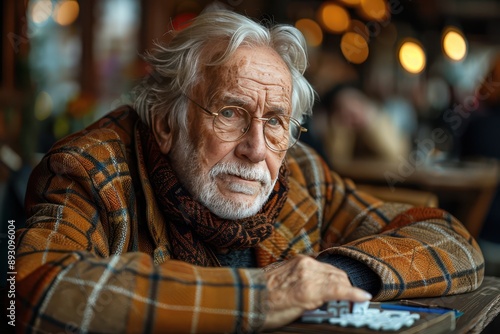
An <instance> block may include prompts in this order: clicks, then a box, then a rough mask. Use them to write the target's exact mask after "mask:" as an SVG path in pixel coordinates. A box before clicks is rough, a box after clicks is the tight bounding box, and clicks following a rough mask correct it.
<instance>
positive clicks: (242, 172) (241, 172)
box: [209, 162, 271, 184]
mask: <svg viewBox="0 0 500 334" xmlns="http://www.w3.org/2000/svg"><path fill="white" fill-rule="evenodd" d="M219 174H230V175H235V176H238V177H241V178H242V179H245V180H251V181H259V182H261V183H263V184H269V183H271V174H270V173H269V171H266V170H265V169H263V168H260V167H249V166H245V165H241V164H236V163H224V162H221V163H218V164H216V165H215V166H213V167H212V168H211V169H210V172H209V176H210V178H212V179H214V178H215V177H216V176H217V175H219Z"/></svg>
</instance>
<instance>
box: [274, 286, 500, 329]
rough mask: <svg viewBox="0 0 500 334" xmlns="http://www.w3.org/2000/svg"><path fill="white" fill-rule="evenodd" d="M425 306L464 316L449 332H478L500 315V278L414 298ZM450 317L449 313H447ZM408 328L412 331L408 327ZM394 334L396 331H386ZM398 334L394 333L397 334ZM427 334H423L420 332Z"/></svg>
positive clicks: (302, 326)
mask: <svg viewBox="0 0 500 334" xmlns="http://www.w3.org/2000/svg"><path fill="white" fill-rule="evenodd" d="M414 301H418V302H421V303H425V304H436V305H439V306H443V307H450V308H454V309H458V310H459V311H461V312H463V313H464V314H463V315H462V316H461V317H459V318H457V319H456V320H455V329H454V330H449V331H447V332H449V333H457V334H458V333H460V334H462V333H481V331H482V330H483V329H484V328H485V327H486V326H487V325H488V324H489V323H490V322H491V321H492V320H493V319H494V318H495V317H496V316H497V315H498V314H499V313H500V278H499V277H485V279H484V281H483V284H482V285H481V286H480V287H479V289H477V290H476V291H473V292H469V293H464V294H460V295H454V296H447V297H439V298H417V299H414ZM450 316H451V312H450ZM408 329H411V327H409V328H408ZM276 333H283V334H284V333H371V334H374V333H383V332H379V331H373V330H370V329H368V328H349V327H338V326H334V325H330V324H328V323H324V324H305V323H299V322H295V323H292V324H290V325H288V326H285V327H283V328H280V329H279V330H277V331H276ZM385 333H395V332H385ZM396 333H397V332H396ZM422 333H426V331H425V330H424V331H422Z"/></svg>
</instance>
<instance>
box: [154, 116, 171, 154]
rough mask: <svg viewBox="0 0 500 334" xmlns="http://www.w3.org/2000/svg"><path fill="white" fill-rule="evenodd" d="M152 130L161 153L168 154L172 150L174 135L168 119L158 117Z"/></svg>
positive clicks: (155, 118)
mask: <svg viewBox="0 0 500 334" xmlns="http://www.w3.org/2000/svg"><path fill="white" fill-rule="evenodd" d="M152 128H153V133H154V135H155V139H156V142H157V143H158V146H159V147H160V151H161V153H163V154H168V152H170V149H171V148H172V141H173V140H172V137H173V133H172V129H170V126H169V125H168V122H167V119H166V117H162V116H158V115H156V116H155V117H154V118H153V124H152Z"/></svg>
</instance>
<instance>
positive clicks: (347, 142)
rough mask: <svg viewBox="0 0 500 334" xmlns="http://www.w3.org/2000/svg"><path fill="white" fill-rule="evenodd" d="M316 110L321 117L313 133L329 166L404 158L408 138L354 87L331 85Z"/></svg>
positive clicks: (386, 115)
mask: <svg viewBox="0 0 500 334" xmlns="http://www.w3.org/2000/svg"><path fill="white" fill-rule="evenodd" d="M318 109H321V110H318V112H317V113H318V114H324V115H325V117H324V118H323V119H322V118H321V117H318V119H319V122H316V123H315V130H317V131H319V132H320V133H321V138H322V141H323V145H324V148H325V153H326V156H327V159H328V160H329V162H330V163H331V164H332V165H334V166H335V164H336V163H346V162H349V161H352V160H353V159H357V158H367V159H374V160H382V161H388V162H395V161H397V160H398V157H406V156H407V155H408V152H409V150H410V148H411V144H410V136H409V135H408V134H406V133H405V132H404V131H400V130H399V129H398V127H397V126H396V124H395V123H394V122H393V121H392V119H391V117H390V116H389V115H388V114H387V113H385V112H384V111H383V110H382V109H381V108H380V107H379V106H378V105H377V103H376V102H375V101H374V100H372V99H371V98H370V97H369V96H368V95H366V94H365V93H364V92H363V91H362V90H361V89H359V88H358V87H357V85H356V84H354V83H341V84H338V85H335V86H334V87H333V88H332V89H330V90H329V91H328V92H327V93H326V94H324V96H323V97H321V99H320V103H319V105H318ZM315 116H316V115H315ZM319 124H326V126H321V125H319Z"/></svg>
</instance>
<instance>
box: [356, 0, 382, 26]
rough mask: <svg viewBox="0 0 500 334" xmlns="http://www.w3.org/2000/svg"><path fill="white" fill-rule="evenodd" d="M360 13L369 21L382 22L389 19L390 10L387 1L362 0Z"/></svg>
mask: <svg viewBox="0 0 500 334" xmlns="http://www.w3.org/2000/svg"><path fill="white" fill-rule="evenodd" d="M359 5H360V13H361V15H362V16H364V17H365V18H366V19H368V20H376V21H381V20H383V19H387V18H388V17H389V8H388V6H387V3H386V2H385V0H361V1H360V4H359Z"/></svg>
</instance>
